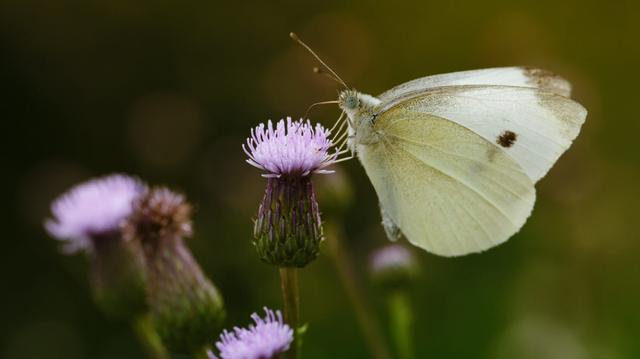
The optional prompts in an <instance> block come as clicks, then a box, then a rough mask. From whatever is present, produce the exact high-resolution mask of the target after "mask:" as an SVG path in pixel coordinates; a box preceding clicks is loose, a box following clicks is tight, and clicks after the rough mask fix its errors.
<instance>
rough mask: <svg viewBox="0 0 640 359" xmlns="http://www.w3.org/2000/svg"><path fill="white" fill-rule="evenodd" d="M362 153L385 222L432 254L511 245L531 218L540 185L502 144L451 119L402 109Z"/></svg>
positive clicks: (383, 119) (381, 123) (381, 124)
mask: <svg viewBox="0 0 640 359" xmlns="http://www.w3.org/2000/svg"><path fill="white" fill-rule="evenodd" d="M373 126H374V130H375V132H377V133H379V134H380V137H379V141H378V142H376V143H374V144H370V145H366V146H359V147H358V153H359V157H360V160H361V162H362V164H363V165H364V167H365V170H366V172H367V174H368V176H369V178H370V179H371V181H372V183H373V186H374V188H375V189H376V192H377V194H378V197H379V199H380V203H381V206H382V209H383V211H384V213H385V217H387V219H388V220H391V221H393V223H395V225H397V226H398V227H399V228H400V229H401V231H402V233H403V234H404V235H405V236H406V237H407V239H408V240H409V241H410V242H412V243H413V244H415V245H416V246H419V247H421V248H424V249H426V250H427V251H429V252H432V253H435V254H439V255H444V256H456V255H463V254H467V253H472V252H478V251H482V250H485V249H488V248H490V247H493V246H495V245H497V244H499V243H502V242H504V241H506V240H507V239H508V238H509V237H510V236H511V235H513V234H514V233H515V232H517V231H518V230H519V229H520V227H521V226H522V225H523V224H524V222H525V220H526V218H527V217H528V216H529V214H530V213H531V210H532V208H533V204H534V201H535V189H534V186H533V182H532V181H531V179H529V177H528V176H527V175H526V174H525V172H524V171H523V169H522V168H521V167H520V166H519V165H518V163H517V162H516V161H514V160H513V159H512V158H511V157H509V156H508V155H507V154H506V153H505V152H504V151H502V150H501V149H500V148H499V147H497V146H496V145H495V144H494V143H492V142H489V141H487V140H486V139H484V138H482V137H481V136H479V135H478V134H476V133H474V132H473V131H470V130H469V129H467V128H465V127H463V126H461V125H458V124H456V123H454V122H451V121H448V120H447V119H444V118H441V117H438V116H434V115H431V114H428V113H425V112H423V111H416V109H413V108H411V107H407V106H404V105H399V106H395V107H392V108H390V109H388V110H386V111H384V112H382V113H380V114H379V115H378V116H377V118H376V120H375V123H374V125H373Z"/></svg>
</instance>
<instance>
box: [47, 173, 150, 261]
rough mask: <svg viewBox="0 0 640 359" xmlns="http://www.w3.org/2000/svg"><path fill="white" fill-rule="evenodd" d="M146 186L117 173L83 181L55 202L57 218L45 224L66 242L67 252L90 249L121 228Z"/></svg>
mask: <svg viewBox="0 0 640 359" xmlns="http://www.w3.org/2000/svg"><path fill="white" fill-rule="evenodd" d="M144 190H145V185H144V184H142V182H140V181H138V180H137V179H134V178H132V177H129V176H125V175H117V174H116V175H110V176H106V177H102V178H97V179H93V180H90V181H87V182H84V183H81V184H79V185H76V186H75V187H73V188H71V189H70V190H69V191H68V192H66V193H64V194H63V195H61V196H60V197H58V198H57V199H56V200H55V201H54V202H53V204H52V205H51V213H52V214H53V218H52V219H48V220H47V221H46V222H45V228H46V229H47V231H48V232H49V234H51V236H53V237H54V238H56V239H58V240H61V241H63V242H65V246H64V251H65V252H66V253H75V252H77V251H81V250H84V251H88V252H90V251H92V250H93V249H94V244H95V243H94V242H95V239H96V238H100V237H105V236H110V235H112V234H113V233H116V232H119V230H120V225H121V224H122V222H123V220H124V219H125V218H126V217H127V216H128V215H129V214H131V211H132V208H133V207H132V204H133V200H134V199H135V198H137V197H138V196H139V195H140V194H141V193H142V192H144Z"/></svg>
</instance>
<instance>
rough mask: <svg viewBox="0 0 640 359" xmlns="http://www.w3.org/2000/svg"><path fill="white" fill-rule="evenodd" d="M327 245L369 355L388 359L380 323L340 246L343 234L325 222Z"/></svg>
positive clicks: (345, 253) (348, 258)
mask: <svg viewBox="0 0 640 359" xmlns="http://www.w3.org/2000/svg"><path fill="white" fill-rule="evenodd" d="M325 228H326V229H327V231H326V233H327V237H326V238H327V244H328V246H329V250H330V251H331V254H332V256H333V259H334V262H335V265H336V267H337V269H338V274H339V276H340V280H341V281H342V284H343V286H344V288H345V290H346V291H347V295H348V296H349V299H350V301H351V304H352V305H353V308H354V309H355V312H356V317H357V319H358V323H359V324H360V328H361V330H362V333H363V334H364V337H365V340H366V342H367V344H368V345H369V350H370V351H371V355H372V357H373V358H376V359H389V358H391V354H390V351H389V348H388V347H387V342H386V341H385V339H384V336H383V335H382V330H381V329H380V323H379V322H378V320H377V319H376V317H375V315H374V314H373V311H372V310H371V305H370V304H369V302H368V301H367V300H366V297H365V295H364V291H363V290H362V288H361V287H360V285H359V284H358V281H357V278H356V273H355V270H354V268H353V266H352V265H351V263H353V261H352V259H351V258H350V257H349V253H348V252H347V251H346V250H345V248H344V247H343V245H342V238H343V232H342V229H341V228H340V226H338V225H335V224H334V223H329V222H327V223H326V225H325Z"/></svg>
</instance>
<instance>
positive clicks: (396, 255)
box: [370, 244, 419, 288]
mask: <svg viewBox="0 0 640 359" xmlns="http://www.w3.org/2000/svg"><path fill="white" fill-rule="evenodd" d="M370 266H371V273H372V275H373V278H374V280H375V281H376V282H378V283H379V284H381V285H382V286H383V287H389V288H398V287H403V286H406V285H407V284H408V283H409V282H410V281H411V280H412V279H413V278H414V277H415V276H416V275H417V274H418V270H419V268H418V263H417V262H416V260H415V258H414V256H413V254H412V253H411V251H409V250H408V249H407V248H406V247H404V246H401V245H399V244H391V245H388V246H385V247H382V248H380V249H378V250H376V251H375V252H373V254H372V255H371V260H370Z"/></svg>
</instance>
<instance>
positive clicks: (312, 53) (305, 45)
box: [289, 32, 349, 88]
mask: <svg viewBox="0 0 640 359" xmlns="http://www.w3.org/2000/svg"><path fill="white" fill-rule="evenodd" d="M289 37H291V39H293V41H295V42H297V43H298V44H300V46H302V47H304V48H305V49H307V51H309V53H310V54H311V55H312V56H313V57H315V59H316V60H318V62H320V64H322V66H324V68H325V69H327V71H329V73H330V74H331V76H332V78H333V79H334V80H336V81H338V83H340V84H341V85H342V86H344V87H345V88H349V86H347V84H346V83H345V82H344V80H343V79H341V78H340V76H338V74H336V73H335V71H333V70H332V69H331V67H329V65H327V64H326V63H325V62H324V61H322V59H321V58H320V56H318V55H317V54H316V53H315V52H314V51H313V50H311V48H310V47H309V45H307V44H305V43H304V42H303V41H302V40H300V38H299V37H298V35H296V34H295V33H293V32H290V33H289ZM314 72H316V73H322V71H320V69H318V71H316V70H315V69H314Z"/></svg>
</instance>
